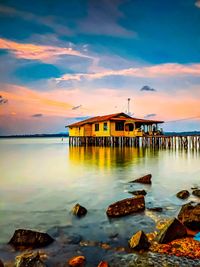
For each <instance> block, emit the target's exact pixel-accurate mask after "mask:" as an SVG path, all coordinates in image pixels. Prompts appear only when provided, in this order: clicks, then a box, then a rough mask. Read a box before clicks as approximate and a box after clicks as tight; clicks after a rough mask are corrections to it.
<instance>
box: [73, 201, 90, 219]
mask: <svg viewBox="0 0 200 267" xmlns="http://www.w3.org/2000/svg"><path fill="white" fill-rule="evenodd" d="M72 213H73V214H74V215H75V216H77V217H82V216H85V215H86V213H87V209H86V208H84V207H83V206H81V205H80V204H78V203H77V204H76V205H75V206H74V207H73V208H72Z"/></svg>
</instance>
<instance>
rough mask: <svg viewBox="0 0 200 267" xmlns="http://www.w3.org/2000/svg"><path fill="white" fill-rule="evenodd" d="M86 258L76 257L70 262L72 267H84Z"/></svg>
mask: <svg viewBox="0 0 200 267" xmlns="http://www.w3.org/2000/svg"><path fill="white" fill-rule="evenodd" d="M85 262H86V258H85V257H84V256H75V257H73V258H71V259H70V260H69V262H68V264H69V266H70V267H84V266H85Z"/></svg>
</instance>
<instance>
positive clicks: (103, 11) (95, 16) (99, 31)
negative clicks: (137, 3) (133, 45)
mask: <svg viewBox="0 0 200 267" xmlns="http://www.w3.org/2000/svg"><path fill="white" fill-rule="evenodd" d="M121 4H123V1H122V0H115V1H107V0H102V1H93V0H92V1H89V5H88V14H87V18H84V19H82V20H80V21H79V29H80V32H84V33H86V34H95V35H107V36H117V37H126V38H127V37H128V38H130V37H135V36H136V33H135V32H134V31H131V30H128V29H126V28H125V27H123V26H122V25H120V23H119V21H120V20H121V19H123V18H124V14H123V12H122V11H120V5H121Z"/></svg>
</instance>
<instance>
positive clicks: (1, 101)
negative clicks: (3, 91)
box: [0, 95, 8, 105]
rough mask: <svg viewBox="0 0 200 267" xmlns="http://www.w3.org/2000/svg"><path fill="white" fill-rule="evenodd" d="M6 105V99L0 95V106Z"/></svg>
mask: <svg viewBox="0 0 200 267" xmlns="http://www.w3.org/2000/svg"><path fill="white" fill-rule="evenodd" d="M6 103H8V99H6V98H4V97H3V96H2V95H0V105H3V104H6Z"/></svg>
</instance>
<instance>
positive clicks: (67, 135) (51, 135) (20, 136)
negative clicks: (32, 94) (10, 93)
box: [0, 131, 200, 138]
mask: <svg viewBox="0 0 200 267" xmlns="http://www.w3.org/2000/svg"><path fill="white" fill-rule="evenodd" d="M164 135H166V136H177V135H178V136H181V135H182V136H192V135H200V131H191V132H164ZM45 137H61V138H62V137H69V134H68V133H58V134H19V135H0V138H45Z"/></svg>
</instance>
